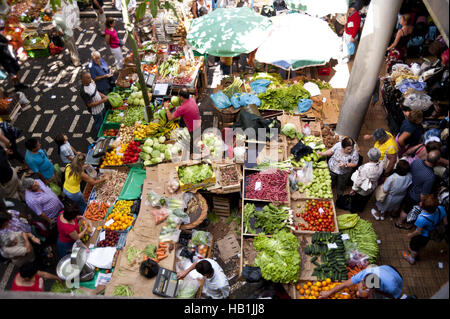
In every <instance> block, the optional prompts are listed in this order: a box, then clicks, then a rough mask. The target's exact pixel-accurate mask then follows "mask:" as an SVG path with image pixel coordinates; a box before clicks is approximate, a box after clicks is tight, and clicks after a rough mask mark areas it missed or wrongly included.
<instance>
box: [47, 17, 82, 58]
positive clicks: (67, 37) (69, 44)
mask: <svg viewBox="0 0 450 319" xmlns="http://www.w3.org/2000/svg"><path fill="white" fill-rule="evenodd" d="M53 25H54V26H55V27H56V30H57V32H58V34H59V35H60V36H62V37H63V40H64V45H65V47H66V48H67V50H68V51H69V54H70V59H71V60H72V63H73V65H74V66H80V56H79V54H78V49H77V46H76V44H75V39H74V38H73V30H72V28H69V27H68V26H67V24H66V21H65V18H64V16H62V15H61V14H58V13H57V14H55V15H54V16H53Z"/></svg>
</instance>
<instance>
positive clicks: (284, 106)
mask: <svg viewBox="0 0 450 319" xmlns="http://www.w3.org/2000/svg"><path fill="white" fill-rule="evenodd" d="M309 97H310V94H309V92H308V91H307V90H306V89H304V88H303V86H302V85H300V84H298V83H297V84H293V85H291V86H289V87H281V88H275V89H271V88H269V89H267V91H266V92H264V93H260V94H258V98H259V99H260V100H261V106H260V107H259V109H261V110H267V109H273V110H284V111H287V112H292V111H294V110H295V109H297V104H298V101H299V100H300V99H308V98H309Z"/></svg>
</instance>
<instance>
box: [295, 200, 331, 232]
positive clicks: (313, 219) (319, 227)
mask: <svg viewBox="0 0 450 319" xmlns="http://www.w3.org/2000/svg"><path fill="white" fill-rule="evenodd" d="M300 216H301V217H302V218H303V220H304V221H305V222H307V223H308V225H305V224H300V225H299V226H300V230H311V231H329V232H333V231H334V230H335V225H334V211H333V206H332V204H331V203H330V202H329V201H318V200H308V201H306V206H305V211H304V212H303V213H301V214H300Z"/></svg>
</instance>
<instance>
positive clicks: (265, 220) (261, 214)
mask: <svg viewBox="0 0 450 319" xmlns="http://www.w3.org/2000/svg"><path fill="white" fill-rule="evenodd" d="M255 217H256V223H255V227H256V228H259V227H261V229H262V231H263V232H264V233H266V234H275V233H277V232H279V231H280V230H282V229H284V228H289V209H288V208H287V207H280V208H277V207H276V206H275V205H273V204H272V203H270V204H269V205H266V206H264V207H263V210H262V211H259V210H257V211H256V212H255Z"/></svg>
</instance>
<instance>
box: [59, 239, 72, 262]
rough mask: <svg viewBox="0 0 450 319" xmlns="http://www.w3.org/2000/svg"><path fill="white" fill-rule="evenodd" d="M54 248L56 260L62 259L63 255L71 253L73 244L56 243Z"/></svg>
mask: <svg viewBox="0 0 450 319" xmlns="http://www.w3.org/2000/svg"><path fill="white" fill-rule="evenodd" d="M56 246H57V247H58V256H59V258H58V259H61V258H63V257H64V256H65V255H67V254H70V253H71V251H72V247H73V243H62V242H60V241H59V238H58V241H57V243H56Z"/></svg>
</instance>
